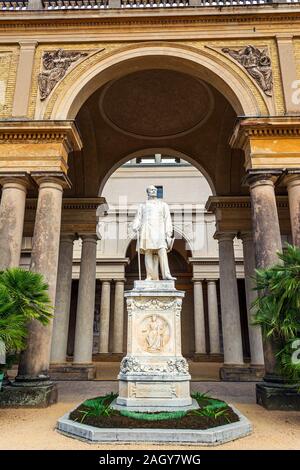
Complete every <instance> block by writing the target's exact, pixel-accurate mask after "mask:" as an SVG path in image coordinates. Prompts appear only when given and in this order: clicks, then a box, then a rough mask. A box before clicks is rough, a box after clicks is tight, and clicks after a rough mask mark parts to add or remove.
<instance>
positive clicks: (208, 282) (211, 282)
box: [206, 279, 218, 284]
mask: <svg viewBox="0 0 300 470" xmlns="http://www.w3.org/2000/svg"><path fill="white" fill-rule="evenodd" d="M217 280H218V279H206V282H207V284H215V283H216V282H217Z"/></svg>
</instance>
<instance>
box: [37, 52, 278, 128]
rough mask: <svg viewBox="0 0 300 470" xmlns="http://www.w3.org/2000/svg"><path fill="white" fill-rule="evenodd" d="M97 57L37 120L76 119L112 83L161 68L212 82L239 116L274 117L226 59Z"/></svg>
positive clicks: (189, 54) (60, 89)
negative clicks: (89, 102) (86, 103)
mask: <svg viewBox="0 0 300 470" xmlns="http://www.w3.org/2000/svg"><path fill="white" fill-rule="evenodd" d="M99 54H100V55H99V58H98V60H96V59H97V54H95V58H94V63H93V64H90V66H88V65H87V66H86V67H85V66H84V62H86V64H88V62H87V61H88V59H86V61H83V62H82V73H80V74H78V73H77V75H75V76H74V77H72V72H70V74H69V75H68V76H67V77H66V78H65V79H64V80H63V81H62V82H61V83H60V84H59V85H58V86H57V89H56V93H55V94H53V96H52V97H50V99H49V100H48V101H47V102H46V103H45V105H43V106H41V107H40V109H39V110H37V115H36V118H40V119H41V118H50V119H74V118H75V116H76V115H77V113H78V111H79V109H80V108H81V106H82V105H83V103H84V102H85V101H86V100H87V99H88V98H89V96H91V95H92V94H93V93H94V92H95V91H96V90H97V89H98V88H100V87H102V86H103V85H104V84H105V83H107V82H108V81H110V80H114V79H117V78H120V77H122V76H123V75H126V74H128V73H131V72H133V71H136V70H146V69H151V68H152V69H153V68H157V67H159V68H165V69H171V70H174V71H181V72H185V73H187V74H190V75H193V76H195V77H198V78H200V79H202V80H204V81H206V82H207V83H210V84H211V85H213V86H214V87H215V88H216V89H217V90H218V91H219V92H221V93H222V94H223V95H224V96H225V97H226V99H227V100H228V102H229V103H230V104H231V105H232V107H233V108H234V110H235V112H236V113H237V115H247V116H255V115H260V114H268V113H269V114H271V111H272V110H271V107H272V105H271V104H270V102H268V100H267V99H266V97H265V96H264V95H263V93H262V91H261V90H260V89H259V88H258V87H257V86H256V85H255V84H254V82H253V81H252V80H251V78H250V77H249V76H247V74H246V73H245V72H243V71H241V70H240V69H239V68H237V66H235V65H234V64H231V63H230V62H229V61H228V60H227V59H225V58H224V57H223V56H222V54H219V55H218V54H216V53H213V51H210V50H209V49H196V48H195V47H191V46H187V45H178V44H169V43H156V44H155V45H153V43H149V44H141V45H131V46H126V47H124V48H122V49H121V50H118V51H116V52H111V53H108V54H107V55H106V56H104V57H103V58H102V55H101V53H100V52H99ZM162 58H163V61H162ZM72 78H73V80H72ZM66 85H67V86H66Z"/></svg>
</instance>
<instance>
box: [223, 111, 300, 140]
mask: <svg viewBox="0 0 300 470" xmlns="http://www.w3.org/2000/svg"><path fill="white" fill-rule="evenodd" d="M295 136H300V114H299V115H295V116H287V117H283V116H278V117H255V118H251V117H249V118H248V117H247V118H240V120H239V122H238V123H237V124H236V127H235V129H234V132H233V134H232V136H231V139H230V142H229V144H230V145H231V147H233V148H244V147H245V146H246V145H247V142H248V138H249V137H250V138H251V137H254V138H260V137H262V138H265V137H279V138H280V137H295Z"/></svg>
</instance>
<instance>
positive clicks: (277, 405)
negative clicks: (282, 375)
mask: <svg viewBox="0 0 300 470" xmlns="http://www.w3.org/2000/svg"><path fill="white" fill-rule="evenodd" d="M256 403H257V404H258V405H261V406H263V407H264V408H266V409H267V410H283V411H300V384H296V385H290V384H286V385H283V384H282V383H278V384H275V383H269V382H263V383H260V384H257V385H256Z"/></svg>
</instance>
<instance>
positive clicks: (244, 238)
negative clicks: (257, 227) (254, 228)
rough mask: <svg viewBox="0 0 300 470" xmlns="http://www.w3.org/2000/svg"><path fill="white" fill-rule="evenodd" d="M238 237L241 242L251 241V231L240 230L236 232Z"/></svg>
mask: <svg viewBox="0 0 300 470" xmlns="http://www.w3.org/2000/svg"><path fill="white" fill-rule="evenodd" d="M238 238H239V239H240V240H242V242H243V243H244V242H253V235H252V232H240V233H239V234H238Z"/></svg>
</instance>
